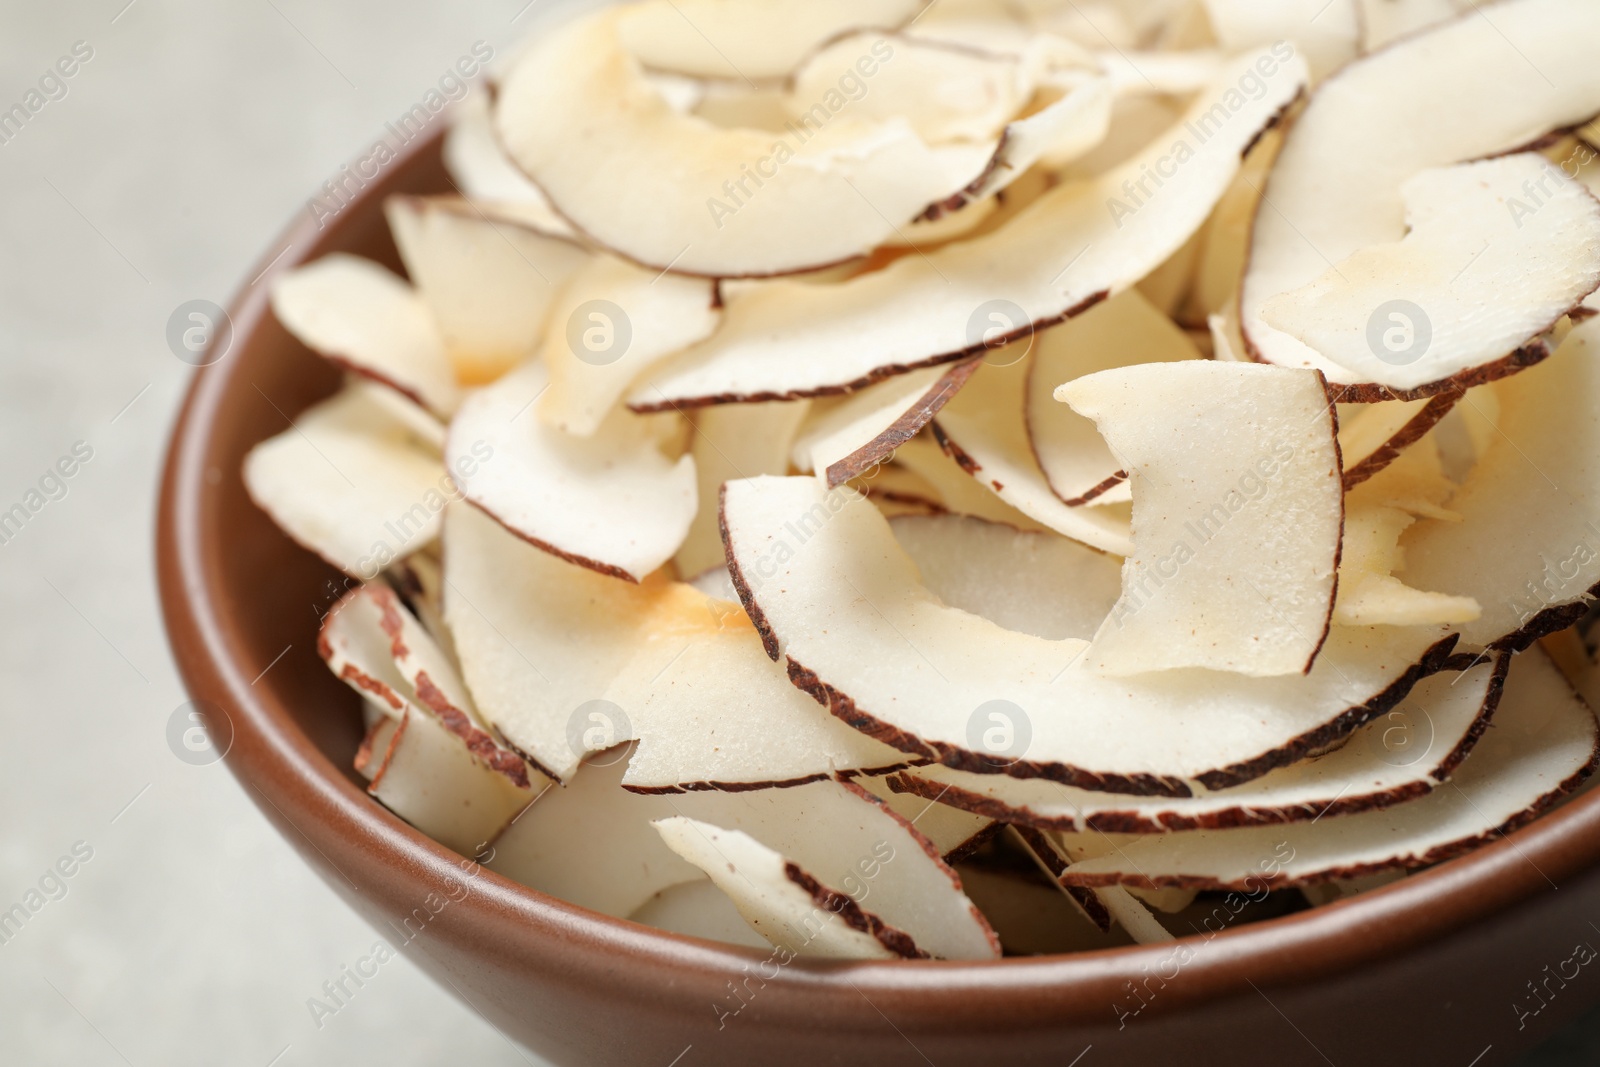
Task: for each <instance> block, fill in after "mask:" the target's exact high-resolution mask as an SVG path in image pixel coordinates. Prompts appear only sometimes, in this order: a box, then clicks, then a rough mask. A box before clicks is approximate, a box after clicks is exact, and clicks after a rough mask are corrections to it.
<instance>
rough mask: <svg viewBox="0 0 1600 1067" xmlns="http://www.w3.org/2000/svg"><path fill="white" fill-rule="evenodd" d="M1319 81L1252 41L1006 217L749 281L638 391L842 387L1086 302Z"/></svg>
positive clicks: (1200, 211)
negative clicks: (920, 252)
mask: <svg viewBox="0 0 1600 1067" xmlns="http://www.w3.org/2000/svg"><path fill="white" fill-rule="evenodd" d="M1258 63H1260V64H1262V65H1263V66H1266V65H1269V64H1270V65H1271V66H1272V70H1273V73H1272V74H1271V75H1270V76H1268V77H1266V78H1265V84H1266V87H1267V91H1266V92H1265V93H1263V94H1262V95H1261V96H1260V97H1259V98H1258V99H1249V98H1246V97H1243V96H1242V95H1241V94H1239V93H1238V90H1237V89H1236V88H1235V85H1234V83H1235V82H1236V81H1237V80H1238V79H1239V78H1240V77H1243V76H1244V74H1245V73H1246V72H1249V73H1251V74H1252V75H1255V72H1256V70H1257V68H1256V64H1258ZM1304 81H1305V70H1304V66H1303V65H1302V64H1300V63H1299V61H1298V60H1297V59H1295V58H1293V57H1291V58H1290V59H1289V60H1288V61H1286V62H1283V63H1281V64H1280V63H1277V61H1276V60H1275V59H1274V58H1273V57H1272V56H1271V55H1270V54H1268V53H1262V54H1259V55H1246V56H1243V57H1241V58H1239V59H1238V60H1236V61H1235V62H1233V63H1232V64H1230V65H1229V67H1228V68H1227V70H1226V71H1225V72H1224V73H1223V74H1222V75H1221V76H1220V77H1219V79H1218V82H1217V83H1216V84H1215V85H1213V86H1212V87H1210V88H1209V89H1207V90H1206V91H1205V92H1202V93H1200V94H1199V95H1198V99H1197V101H1196V103H1194V104H1193V105H1191V107H1190V108H1189V109H1188V111H1187V112H1186V113H1185V114H1184V115H1183V116H1182V117H1181V119H1180V120H1179V121H1178V123H1177V124H1176V125H1174V126H1173V127H1172V128H1170V129H1168V130H1167V131H1166V132H1165V133H1164V134H1159V135H1157V136H1156V138H1155V140H1154V141H1153V142H1152V143H1151V144H1150V145H1149V146H1148V147H1146V148H1145V149H1144V150H1143V151H1142V152H1140V153H1139V154H1137V155H1135V156H1134V157H1133V158H1132V159H1130V160H1128V161H1127V162H1126V163H1123V164H1121V165H1120V166H1118V167H1116V168H1114V169H1113V170H1111V171H1110V172H1108V173H1107V174H1105V175H1104V176H1102V177H1099V178H1095V179H1087V180H1083V181H1075V182H1068V183H1065V184H1062V185H1059V186H1057V187H1056V188H1054V189H1052V190H1050V191H1049V192H1047V193H1045V194H1044V195H1043V196H1041V197H1040V198H1039V199H1038V200H1036V201H1034V202H1033V203H1032V204H1031V205H1030V206H1028V207H1027V208H1025V209H1024V210H1023V211H1021V212H1020V213H1019V214H1017V215H1016V216H1015V217H1014V218H1013V219H1011V220H1010V223H1009V224H1008V225H1006V226H1004V227H1001V228H1000V229H998V230H996V231H994V232H993V233H990V234H986V235H983V236H980V237H975V238H973V239H972V240H969V241H961V242H957V243H955V244H952V245H950V246H948V247H945V248H941V249H939V250H938V251H935V252H932V253H929V254H928V255H925V256H917V255H913V256H907V257H904V258H902V259H899V260H897V261H896V262H894V263H893V264H891V265H890V266H888V267H886V268H885V269H883V270H880V271H874V272H871V273H868V274H864V275H861V276H859V277H857V278H854V279H852V280H850V281H847V282H843V283H841V284H837V285H807V284H805V283H803V282H797V281H793V280H778V281H773V282H770V283H768V284H766V285H762V286H759V287H756V288H754V289H752V290H750V291H748V292H746V293H743V294H741V295H740V296H739V297H738V298H737V299H734V300H730V301H729V304H728V309H727V313H726V315H725V317H724V319H723V323H722V327H721V329H719V330H718V331H717V333H716V334H715V335H713V336H712V337H711V338H709V339H708V340H707V341H705V342H703V343H701V344H699V345H696V346H694V347H692V348H690V349H689V350H688V351H687V352H685V353H684V354H683V355H682V356H681V357H679V359H678V360H675V361H674V362H673V363H672V364H669V365H668V366H667V367H665V368H663V369H662V370H661V371H660V372H658V373H656V374H654V375H652V376H651V377H650V378H649V380H648V385H649V388H648V389H641V390H638V391H636V392H635V393H634V394H633V396H632V398H631V400H630V403H632V404H633V405H634V406H636V407H659V406H661V405H662V399H661V398H662V397H665V398H668V399H670V400H674V401H677V402H680V403H681V402H692V401H693V400H694V398H697V397H702V398H704V397H725V398H726V397H741V398H744V399H750V400H755V399H777V398H782V397H788V396H799V395H813V394H822V393H830V392H838V391H841V390H845V389H850V388H856V387H860V386H862V385H867V384H870V383H871V382H873V381H877V380H880V379H882V378H885V377H888V376H891V375H893V374H897V373H903V372H904V371H906V370H910V369H914V368H916V367H919V366H926V365H929V364H932V363H938V362H942V361H951V360H956V359H959V358H961V357H963V356H965V355H970V354H973V353H976V352H980V351H983V350H987V349H992V348H994V347H995V346H996V344H997V343H998V342H1000V341H1003V340H1005V339H1008V338H1010V337H1014V336H1021V335H1024V334H1031V333H1032V332H1033V330H1034V329H1035V328H1036V327H1038V326H1041V325H1043V324H1046V323H1051V322H1056V321H1059V320H1061V319H1063V318H1067V317H1070V316H1071V315H1074V314H1078V313H1081V312H1083V311H1085V310H1087V309H1088V308H1090V307H1092V306H1093V305H1094V304H1096V303H1098V302H1099V301H1100V300H1102V299H1104V298H1105V297H1106V296H1107V295H1113V294H1115V293H1118V292H1121V291H1122V290H1124V289H1127V288H1129V287H1131V286H1133V285H1135V284H1137V283H1138V282H1139V281H1140V280H1141V279H1142V278H1143V277H1144V276H1145V275H1146V274H1148V273H1149V272H1150V271H1151V270H1153V269H1154V268H1155V267H1157V266H1159V265H1160V264H1161V263H1162V262H1163V261H1164V260H1166V258H1167V257H1168V256H1170V255H1171V254H1172V253H1173V252H1175V251H1176V250H1177V249H1178V248H1180V247H1182V245H1183V244H1184V242H1185V241H1187V240H1188V239H1189V237H1190V235H1191V234H1193V233H1194V232H1195V231H1196V230H1197V229H1199V227H1200V226H1201V225H1202V224H1203V223H1204V222H1205V221H1206V218H1207V217H1208V215H1209V214H1210V212H1211V209H1212V207H1214V206H1215V204H1216V202H1217V200H1218V198H1219V197H1221V196H1222V194H1223V193H1224V192H1225V191H1226V189H1227V188H1228V185H1229V183H1230V182H1231V181H1232V179H1233V176H1234V174H1236V173H1237V171H1238V168H1239V162H1240V156H1241V154H1242V152H1243V151H1244V149H1246V148H1247V147H1249V146H1250V145H1251V144H1252V143H1253V141H1254V140H1255V138H1256V137H1257V136H1258V135H1259V134H1260V133H1261V131H1262V130H1263V129H1265V128H1266V127H1267V126H1269V125H1271V124H1272V123H1273V122H1274V121H1275V120H1276V118H1277V116H1278V114H1279V112H1280V110H1281V109H1283V108H1284V107H1285V106H1287V105H1288V104H1289V103H1290V102H1291V101H1293V100H1294V99H1295V97H1296V96H1297V94H1298V93H1299V92H1300V90H1301V88H1302V87H1303V85H1304ZM1230 94H1232V95H1230ZM1234 103H1237V104H1238V106H1237V107H1232V106H1230V105H1231V104H1234ZM1191 131H1198V132H1191ZM1202 133H1203V134H1204V135H1205V137H1204V139H1203V140H1202V138H1201V136H1200V134H1202ZM1180 160H1181V163H1180ZM1163 172H1164V173H1167V174H1170V175H1172V176H1171V177H1170V178H1162V177H1161V174H1162V173H1163ZM1152 175H1155V178H1152ZM1156 178H1160V180H1161V185H1160V186H1159V187H1158V186H1157V185H1156V184H1155V180H1156ZM656 393H659V394H660V395H659V396H657V395H656Z"/></svg>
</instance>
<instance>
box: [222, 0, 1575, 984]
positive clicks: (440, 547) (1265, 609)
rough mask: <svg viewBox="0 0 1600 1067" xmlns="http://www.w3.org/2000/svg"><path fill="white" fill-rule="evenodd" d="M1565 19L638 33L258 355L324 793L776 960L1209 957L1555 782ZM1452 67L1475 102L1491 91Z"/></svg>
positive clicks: (830, 4)
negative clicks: (266, 388) (318, 684)
mask: <svg viewBox="0 0 1600 1067" xmlns="http://www.w3.org/2000/svg"><path fill="white" fill-rule="evenodd" d="M1596 40H1600V5H1595V4H1593V3H1589V2H1586V0H1502V2H1499V3H1493V4H1480V5H1477V6H1476V7H1473V6H1472V5H1470V4H1467V3H1466V2H1465V0H1332V2H1331V3H1330V2H1328V0H1097V2H1092V3H1091V2H1087V0H1079V2H1068V0H1059V2H1058V0H937V2H935V3H933V4H931V5H925V4H924V3H922V2H920V0H848V2H846V0H641V2H638V3H633V4H628V5H625V6H618V7H608V8H605V9H603V10H601V11H600V12H599V13H596V14H593V15H590V16H588V17H584V18H581V19H578V20H576V21H573V22H570V23H568V24H566V25H564V26H561V27H560V28H558V29H556V30H555V31H554V32H550V33H548V34H545V35H543V36H541V37H540V38H539V39H537V40H535V41H533V42H532V43H531V45H530V46H529V47H527V48H526V49H525V50H523V51H522V52H521V53H520V55H519V56H518V57H517V59H516V61H515V63H514V64H512V65H510V66H509V68H508V69H506V70H504V71H503V72H501V74H502V76H501V77H500V78H499V80H498V84H497V86H496V91H495V92H494V93H493V94H492V102H491V101H490V99H487V98H484V99H478V100H475V101H472V102H471V104H470V105H469V106H465V107H463V108H462V109H461V110H460V111H459V113H458V115H457V120H456V123H455V125H454V127H453V129H452V130H451V131H450V134H449V137H448V141H447V143H446V146H445V158H446V163H447V166H448V168H449V170H450V173H451V175H452V177H453V182H454V185H455V189H454V190H453V191H452V192H451V193H449V194H447V195H439V196H428V197H396V198H393V199H391V200H390V201H389V202H388V203H387V204H386V205H385V210H386V211H387V214H388V219H389V222H390V226H391V229H392V231H393V235H394V239H395V242H396V244H397V246H398V249H399V252H400V256H401V258H402V260H403V261H404V264H405V268H406V273H407V275H408V276H409V277H408V278H401V277H397V276H396V275H394V274H392V273H390V272H389V271H387V270H386V269H384V268H383V267H381V266H379V265H377V264H375V263H373V262H369V261H366V260H362V259H358V258H354V257H350V256H345V255H331V256H327V257H325V258H323V259H321V260H319V261H316V262H314V263H311V264H309V265H307V266H305V267H302V268H300V269H297V270H295V271H292V272H290V273H288V274H286V275H283V276H281V277H279V278H278V279H277V282H276V284H275V286H274V289H273V306H274V309H275V311H276V313H277V317H278V319H279V320H280V321H281V322H282V324H283V325H284V326H285V327H287V328H288V329H289V330H290V331H291V332H292V333H293V334H294V335H295V336H296V337H297V338H298V339H299V340H300V341H302V342H303V343H304V344H305V345H306V346H308V347H309V348H311V349H312V350H314V351H315V352H317V353H319V354H320V355H322V356H324V357H325V358H327V359H329V360H331V361H333V362H334V363H336V364H338V365H339V366H340V367H342V368H344V369H345V370H346V371H347V372H348V374H347V384H346V385H345V387H344V389H343V390H342V391H341V392H339V393H338V394H337V395H335V396H333V397H332V398H330V399H328V400H326V401H324V402H322V403H320V404H318V405H316V406H315V407H313V408H311V409H310V410H309V411H306V412H304V413H303V414H301V415H300V416H299V417H298V419H297V420H295V421H294V423H293V425H292V426H291V427H289V428H287V429H286V430H285V431H284V432H283V433H282V434H281V435H280V436H278V437H276V438H273V439H271V440H269V441H266V442H263V443H262V444H260V445H259V446H257V447H256V449H255V450H254V451H253V452H252V453H251V454H250V456H249V459H248V461H247V463H246V466H245V472H244V473H245V480H246V482H247V484H248V487H249V489H250V492H251V494H252V496H253V498H254V499H255V500H256V502H257V503H258V504H259V505H260V506H261V507H262V508H263V509H264V510H265V511H267V512H268V513H269V514H270V515H271V516H272V517H273V519H274V520H275V521H276V522H277V523H278V524H279V525H280V526H281V527H282V528H283V529H284V530H285V531H286V532H287V533H288V534H289V535H290V536H291V537H293V538H294V539H295V540H296V541H297V542H299V543H300V544H301V545H303V546H304V547H305V548H307V549H309V550H311V551H313V552H315V553H317V554H318V555H319V556H321V557H322V558H323V559H325V560H326V561H327V562H328V563H330V564H332V565H333V566H334V567H337V568H338V569H339V570H340V571H342V572H344V574H345V575H347V576H348V580H347V583H346V588H347V590H348V592H347V595H345V596H344V597H343V598H342V599H341V600H340V601H339V603H338V604H337V606H336V607H334V608H333V609H332V610H331V611H330V612H328V614H327V616H326V618H325V619H324V622H323V624H322V628H321V633H320V638H319V648H320V650H321V653H322V656H323V658H324V659H325V660H326V661H327V663H328V665H329V667H330V668H331V669H332V670H333V671H334V672H335V673H336V674H337V675H338V676H339V677H340V678H342V679H343V680H345V681H346V682H348V683H349V684H350V685H351V686H352V687H354V688H355V689H356V690H357V691H358V692H360V693H361V695H362V696H363V698H364V701H365V707H366V714H367V721H368V732H367V736H366V740H365V742H364V743H363V744H362V746H361V749H360V753H359V755H358V756H357V759H356V769H357V770H358V771H359V772H360V773H361V774H362V775H363V776H364V777H365V778H366V779H367V780H368V781H369V783H370V785H369V791H370V792H371V794H372V795H373V796H374V797H375V798H376V799H377V800H378V801H380V802H381V803H383V804H384V805H386V806H387V807H388V808H389V809H391V810H392V811H394V812H395V813H396V814H398V815H399V816H400V817H402V818H404V819H405V820H407V821H408V822H410V823H411V824H412V825H414V826H416V827H417V828H418V829H419V830H421V831H422V832H424V833H426V834H428V835H430V836H432V837H433V838H435V839H436V840H438V841H439V842H441V843H443V844H444V845H447V846H449V847H451V848H453V849H455V850H457V851H459V852H461V853H462V854H464V855H469V856H476V857H478V858H480V859H482V860H483V861H484V862H485V863H486V865H487V866H489V867H490V868H492V869H493V870H496V871H498V872H500V873H501V874H504V875H506V876H507V877H510V878H513V879H515V880H517V881H519V882H522V883H524V884H526V885H528V886H531V887H533V888H534V889H537V890H540V891H543V892H546V893H550V894H553V895H555V896H558V897H561V898H564V899H566V900H568V901H571V902H573V903H576V904H580V905H583V906H585V907H588V908H591V909H594V910H596V911H599V912H602V913H605V914H607V915H612V916H618V917H624V918H631V919H634V920H636V921H639V922H642V923H647V924H651V925H654V926H657V927H660V928H662V929H667V930H674V931H678V932H681V933H687V934H692V935H696V936H700V937H705V938H710V939H716V940H722V941H728V942H733V943H738V944H750V945H755V946H766V945H767V944H769V943H770V945H772V946H774V947H775V949H776V950H777V951H778V952H780V953H782V954H784V957H785V958H788V956H792V955H810V956H831V957H847V958H863V959H864V958H891V957H905V958H922V957H936V958H945V959H985V958H992V957H996V956H999V955H1001V954H1002V953H1003V952H1004V953H1013V954H1021V953H1040V952H1059V951H1070V950H1074V949H1085V948H1095V947H1103V946H1107V945H1114V944H1124V943H1128V942H1130V941H1136V942H1150V941H1159V940H1164V939H1169V938H1172V937H1174V936H1175V935H1184V934H1190V933H1195V932H1201V933H1209V932H1215V931H1216V930H1219V929H1222V928H1225V927H1227V926H1229V925H1234V924H1237V923H1241V922H1248V921H1252V920H1255V919H1260V918H1266V917H1270V916H1273V915H1281V914H1285V913H1287V912H1290V911H1294V910H1298V909H1301V908H1305V907H1308V906H1315V905H1318V904H1322V903H1326V902H1328V901H1331V900H1335V899H1339V898H1342V897H1345V896H1349V895H1350V894H1353V893H1357V892H1361V891H1363V890H1366V889H1369V888H1371V887H1373V886H1376V885H1381V884H1384V883H1386V882H1390V881H1393V880H1395V879H1397V878H1400V877H1403V876H1404V875H1405V873H1406V872H1408V871H1412V870H1415V869H1417V868H1421V867H1425V866H1427V865H1430V864H1434V863H1437V862H1440V861H1442V860H1445V859H1448V858H1450V857H1453V856H1456V855H1459V854H1461V853H1463V852H1466V851H1468V850H1470V849H1472V848H1474V847H1477V846H1478V845H1480V844H1483V843H1486V842H1489V841H1493V840H1494V839H1496V838H1498V837H1500V836H1502V835H1503V834H1505V833H1507V832H1508V831H1509V830H1511V829H1512V828H1514V827H1517V826H1519V825H1521V824H1523V823H1525V822H1526V821H1528V820H1529V819H1532V818H1533V817H1535V816H1536V815H1538V814H1539V813H1541V812H1543V811H1545V810H1546V809H1548V808H1550V807H1551V806H1552V805H1554V804H1557V803H1559V802H1561V800H1562V799H1563V798H1564V797H1566V796H1568V795H1569V794H1571V793H1572V792H1573V791H1574V790H1575V789H1576V788H1578V787H1579V786H1580V785H1581V783H1583V782H1584V780H1585V778H1586V777H1587V776H1588V774H1589V773H1590V771H1591V770H1592V769H1593V767H1594V766H1595V764H1596V758H1597V731H1596V723H1595V719H1594V716H1593V714H1592V713H1591V711H1590V709H1589V706H1588V705H1587V704H1586V703H1585V701H1584V700H1583V699H1582V697H1580V696H1579V692H1580V691H1581V692H1585V693H1587V694H1588V695H1590V696H1591V697H1596V696H1600V671H1597V669H1596V667H1595V663H1594V655H1593V650H1592V648H1590V647H1589V646H1588V645H1587V644H1586V642H1585V640H1584V636H1583V634H1584V632H1585V627H1584V625H1583V618H1584V616H1585V614H1586V613H1587V611H1588V604H1589V603H1590V601H1591V598H1592V595H1593V592H1592V591H1593V590H1594V589H1595V588H1596V587H1597V586H1600V363H1597V360H1600V352H1597V351H1596V349H1597V348H1600V322H1597V321H1595V319H1594V318H1593V316H1594V313H1595V311H1596V310H1600V303H1596V301H1597V300H1600V297H1596V296H1595V295H1594V294H1595V291H1596V289H1597V287H1600V201H1597V200H1596V198H1595V196H1594V195H1593V192H1592V190H1593V189H1594V188H1597V187H1600V164H1597V163H1595V162H1594V161H1595V159H1596V156H1597V154H1600V152H1597V150H1596V149H1595V148H1593V147H1591V141H1590V139H1589V137H1590V131H1589V130H1587V129H1586V124H1587V123H1589V122H1590V121H1591V120H1593V119H1594V117H1595V116H1596V114H1597V113H1600V65H1597V64H1595V63H1594V61H1593V56H1592V43H1593V42H1594V41H1596ZM1485 71H1494V72H1495V76H1494V77H1493V78H1490V77H1486V76H1485V75H1484V72H1485Z"/></svg>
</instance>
